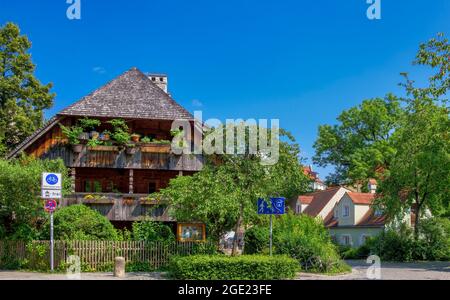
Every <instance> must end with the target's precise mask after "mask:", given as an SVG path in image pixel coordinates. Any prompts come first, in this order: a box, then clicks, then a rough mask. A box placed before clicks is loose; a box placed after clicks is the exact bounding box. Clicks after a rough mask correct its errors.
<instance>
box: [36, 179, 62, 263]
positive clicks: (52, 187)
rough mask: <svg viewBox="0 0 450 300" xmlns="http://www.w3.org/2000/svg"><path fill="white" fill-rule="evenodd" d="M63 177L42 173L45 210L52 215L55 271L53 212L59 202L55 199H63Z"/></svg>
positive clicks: (52, 253)
mask: <svg viewBox="0 0 450 300" xmlns="http://www.w3.org/2000/svg"><path fill="white" fill-rule="evenodd" d="M61 189H62V176H61V173H48V172H43V173H42V180H41V193H42V198H43V199H44V200H45V201H44V209H45V211H47V212H48V213H50V270H51V271H52V272H53V270H54V267H55V266H54V240H53V212H54V211H55V209H56V206H57V202H56V201H55V200H54V199H49V198H57V199H61Z"/></svg>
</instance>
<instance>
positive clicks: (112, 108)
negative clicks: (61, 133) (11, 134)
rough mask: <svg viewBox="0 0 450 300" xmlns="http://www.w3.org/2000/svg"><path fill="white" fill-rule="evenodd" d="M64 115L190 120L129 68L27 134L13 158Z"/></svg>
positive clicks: (187, 115)
mask: <svg viewBox="0 0 450 300" xmlns="http://www.w3.org/2000/svg"><path fill="white" fill-rule="evenodd" d="M64 116H89V117H110V118H125V119H126V118H133V119H151V120H175V119H188V120H193V116H192V115H191V114H190V113H189V112H188V111H187V110H186V109H184V108H183V107H182V106H181V105H179V104H178V103H177V102H175V100H173V99H172V98H171V97H170V96H169V95H168V94H167V93H165V92H164V91H163V90H161V89H160V88H159V87H158V86H157V85H156V84H155V83H154V82H153V81H152V80H151V79H149V78H148V77H147V75H145V74H144V73H142V72H141V71H140V70H138V69H137V68H131V69H130V70H128V71H126V72H125V73H123V74H122V75H120V76H118V77H116V78H115V79H113V80H111V81H110V82H108V83H107V84H105V85H104V86H102V87H100V88H99V89H97V90H95V91H94V92H92V93H91V94H89V95H87V96H85V97H83V98H81V99H80V100H79V101H77V102H75V103H74V104H72V105H70V106H68V107H67V108H65V109H63V110H62V111H61V112H59V113H58V114H57V115H56V116H54V117H52V118H51V119H50V120H49V121H48V122H46V124H45V125H44V126H43V127H41V128H40V129H38V130H36V131H35V132H34V133H33V134H32V135H31V136H29V137H28V138H26V139H25V140H24V141H23V142H22V143H20V144H19V145H18V146H17V147H16V148H15V149H14V150H12V151H11V152H10V153H8V155H7V157H8V158H12V157H14V156H16V155H17V154H18V153H19V152H20V151H22V150H24V149H25V148H26V147H28V146H29V145H30V144H31V143H33V142H34V141H35V140H36V139H38V138H39V137H41V136H42V135H43V134H45V133H46V132H47V131H48V130H49V129H50V128H52V127H53V126H55V125H56V124H57V123H58V121H59V120H60V119H61V118H63V117H64Z"/></svg>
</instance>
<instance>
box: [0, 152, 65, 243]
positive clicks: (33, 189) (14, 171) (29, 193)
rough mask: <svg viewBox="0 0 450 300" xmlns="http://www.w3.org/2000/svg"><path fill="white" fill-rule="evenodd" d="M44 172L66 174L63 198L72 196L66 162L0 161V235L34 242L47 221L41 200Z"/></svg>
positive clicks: (29, 159) (23, 158)
mask: <svg viewBox="0 0 450 300" xmlns="http://www.w3.org/2000/svg"><path fill="white" fill-rule="evenodd" d="M42 172H59V173H62V180H63V194H65V195H67V194H68V193H69V191H70V180H68V170H67V168H66V167H65V166H64V163H63V161H62V160H36V159H33V158H31V157H22V158H20V159H17V160H12V161H7V160H0V227H2V229H0V232H2V231H3V234H4V235H5V236H6V237H10V238H17V239H20V238H23V239H26V238H27V236H29V237H30V238H33V235H35V234H36V230H37V229H38V228H40V226H41V225H42V222H43V221H44V219H45V218H46V214H45V212H44V209H43V202H42V200H41V198H40V190H41V173H42ZM0 238H1V236H0Z"/></svg>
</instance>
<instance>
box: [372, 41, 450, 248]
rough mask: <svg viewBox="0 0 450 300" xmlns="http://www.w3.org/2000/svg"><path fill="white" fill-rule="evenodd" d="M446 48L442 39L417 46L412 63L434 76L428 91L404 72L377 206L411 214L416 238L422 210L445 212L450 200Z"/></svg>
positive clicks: (447, 47) (447, 49)
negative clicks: (390, 154)
mask: <svg viewBox="0 0 450 300" xmlns="http://www.w3.org/2000/svg"><path fill="white" fill-rule="evenodd" d="M449 50H450V45H449V43H448V40H447V39H445V38H444V37H443V35H438V38H437V39H431V40H430V41H428V42H427V43H425V44H422V45H421V46H420V49H419V52H418V54H417V57H416V60H415V62H414V63H416V64H420V65H425V66H429V67H431V68H432V69H433V71H434V75H433V76H431V77H430V79H429V84H428V85H427V86H426V87H417V86H416V85H415V82H414V81H412V80H410V79H409V76H408V75H407V74H403V75H404V76H405V78H406V82H405V83H404V84H402V85H403V86H404V87H405V89H406V94H407V96H406V97H405V98H404V99H403V102H404V103H405V109H404V111H405V113H404V116H403V118H402V122H401V126H400V127H399V129H398V130H397V131H396V132H395V133H394V135H393V138H392V140H393V143H394V147H395V149H396V151H395V155H394V158H393V160H392V164H391V166H390V169H389V170H386V172H385V174H384V176H383V181H382V182H381V185H380V192H381V195H382V197H380V199H379V201H378V203H379V204H380V205H382V206H384V207H385V208H386V210H387V212H388V213H389V214H390V215H391V216H393V215H398V214H399V213H401V212H403V211H413V212H415V214H416V216H417V217H416V218H415V226H414V227H415V230H414V233H415V238H416V239H417V238H418V235H419V228H420V226H419V225H420V224H419V223H420V220H421V219H422V217H423V215H424V213H425V212H426V211H430V212H431V213H432V214H434V215H445V214H446V213H448V209H449V205H450V204H449V202H450V188H449V187H450V138H449V134H450V132H449V128H450V121H449V117H448V116H449V115H448V113H449V111H448V108H447V106H446V103H447V99H445V97H446V94H447V92H448V90H449V87H450V85H449V73H450V67H449V55H450V51H449Z"/></svg>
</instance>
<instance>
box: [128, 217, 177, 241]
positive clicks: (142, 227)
mask: <svg viewBox="0 0 450 300" xmlns="http://www.w3.org/2000/svg"><path fill="white" fill-rule="evenodd" d="M132 226H133V239H134V240H136V241H147V242H174V241H175V234H174V233H173V231H172V229H171V228H170V227H169V226H167V225H165V224H164V223H161V222H155V221H150V220H145V221H137V222H133V225H132Z"/></svg>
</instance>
